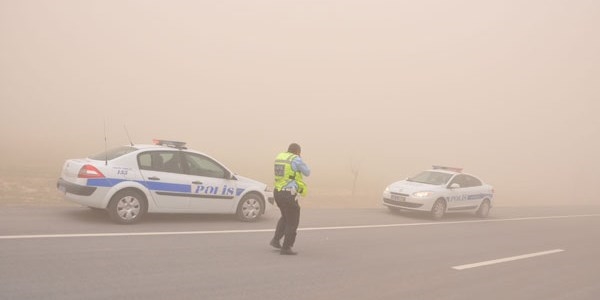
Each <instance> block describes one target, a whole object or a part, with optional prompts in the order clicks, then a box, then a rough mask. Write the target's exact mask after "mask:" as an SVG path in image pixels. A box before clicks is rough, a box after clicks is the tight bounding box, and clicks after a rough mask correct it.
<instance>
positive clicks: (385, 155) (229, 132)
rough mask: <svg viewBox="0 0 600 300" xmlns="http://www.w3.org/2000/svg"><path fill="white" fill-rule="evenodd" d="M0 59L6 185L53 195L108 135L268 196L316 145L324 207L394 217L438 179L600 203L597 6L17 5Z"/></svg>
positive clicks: (342, 1) (377, 0)
mask: <svg viewBox="0 0 600 300" xmlns="http://www.w3.org/2000/svg"><path fill="white" fill-rule="evenodd" d="M0 49H1V50H0V100H1V102H0V125H1V126H0V136H1V137H2V142H1V145H2V147H1V148H0V151H1V152H0V154H1V155H0V172H1V176H2V177H3V180H4V181H10V180H13V181H14V179H11V178H15V176H17V175H15V174H18V176H20V177H19V178H30V179H31V178H37V177H44V178H50V179H49V180H47V181H43V182H46V183H47V184H43V187H40V189H39V190H43V191H47V192H49V193H52V192H54V191H53V190H52V188H51V187H52V184H53V180H54V179H55V178H56V177H58V174H59V171H60V168H61V166H62V162H63V160H64V159H66V158H73V157H84V156H87V155H89V154H93V153H97V152H100V151H101V150H102V149H103V148H104V123H106V132H107V137H108V145H109V147H112V146H117V145H121V144H126V143H128V139H127V135H126V133H125V130H124V126H126V127H127V129H128V131H129V133H130V135H131V137H132V139H133V141H134V142H136V143H149V142H150V141H151V139H152V138H166V139H175V140H183V141H187V142H188V144H189V146H190V147H191V148H194V149H197V150H200V151H202V152H205V153H208V154H210V155H212V156H214V157H216V158H217V159H219V160H221V161H222V162H224V163H225V164H227V165H228V166H229V167H230V168H232V169H234V170H236V171H237V172H238V173H240V174H242V175H246V176H249V177H253V178H256V179H259V180H262V181H264V182H269V183H270V182H271V181H272V174H271V173H272V160H273V159H274V157H275V155H276V154H277V153H278V152H279V151H281V150H284V149H285V148H286V147H287V145H288V144H289V143H290V142H298V143H300V144H301V145H302V146H303V157H304V159H305V161H306V162H308V164H309V165H310V166H311V168H312V171H313V174H312V176H311V177H310V178H309V179H308V183H309V185H310V186H311V187H312V190H311V195H310V196H309V197H308V199H306V201H311V199H313V200H314V201H320V199H329V200H331V199H336V201H338V204H339V203H343V201H348V203H349V204H350V203H354V204H356V203H364V204H365V205H366V204H369V205H371V204H373V205H377V203H378V201H379V198H380V196H381V192H382V190H383V189H384V187H385V186H386V185H387V184H389V183H391V182H393V181H395V180H400V179H403V178H405V177H407V176H410V175H414V174H415V173H417V172H419V171H420V170H422V169H425V168H429V167H430V166H431V165H432V164H442V165H451V166H460V167H464V170H465V172H468V173H472V174H474V175H477V176H480V177H481V178H482V179H483V180H484V181H486V182H488V183H490V184H492V185H494V187H495V189H496V200H497V201H498V202H497V205H521V204H523V205H538V204H553V205H554V204H570V203H574V204H592V203H597V201H598V196H597V189H596V187H597V185H598V182H599V181H600V175H598V170H599V169H600V158H599V154H600V117H599V116H598V114H599V112H600V55H599V53H600V2H598V1H579V0H568V1H567V0H562V1H517V0H497V1H495V0H492V1H432V0H430V1H382V0H369V1H366V0H361V1H348V0H338V1H328V0H323V1H281V0H264V1H247V0H235V1H234V0H232V1H223V0H214V1H141V0H140V1H121V0H119V1H79V0H73V1H27V0H14V1H9V0H0ZM353 170H357V171H358V180H357V191H356V194H357V195H356V196H355V197H349V195H350V194H351V193H352V180H353V175H352V171H353ZM36 182H38V181H27V180H25V181H24V182H23V185H26V186H28V188H29V189H33V190H34V191H36V190H38V189H37V188H36V186H35V184H36ZM13 183H14V182H13ZM38 183H39V182H38ZM32 185H33V186H32ZM3 186H4V187H5V189H4V190H3V191H0V192H1V193H2V194H0V196H1V197H2V198H4V199H7V198H9V197H14V196H13V194H11V193H8V192H6V191H7V189H6V186H7V185H6V184H4V185H3ZM13 188H14V187H13ZM322 201H326V200H322Z"/></svg>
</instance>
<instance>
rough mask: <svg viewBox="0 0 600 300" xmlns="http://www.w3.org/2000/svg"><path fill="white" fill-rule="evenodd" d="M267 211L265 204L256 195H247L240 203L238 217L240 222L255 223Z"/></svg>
mask: <svg viewBox="0 0 600 300" xmlns="http://www.w3.org/2000/svg"><path fill="white" fill-rule="evenodd" d="M264 211H265V203H264V201H263V200H262V199H261V198H260V196H258V195H256V194H248V195H245V196H244V197H243V198H242V200H240V203H238V207H237V212H236V215H237V217H238V219H240V221H243V222H254V221H256V220H258V218H259V217H260V215H262V213H263V212H264Z"/></svg>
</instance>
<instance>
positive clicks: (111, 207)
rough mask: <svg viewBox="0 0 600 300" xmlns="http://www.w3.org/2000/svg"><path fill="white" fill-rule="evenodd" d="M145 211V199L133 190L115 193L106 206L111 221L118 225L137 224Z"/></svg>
mask: <svg viewBox="0 0 600 300" xmlns="http://www.w3.org/2000/svg"><path fill="white" fill-rule="evenodd" d="M146 210H147V204H146V198H145V197H144V195H143V194H141V193H140V192H138V191H134V190H123V191H120V192H118V193H116V194H115V195H114V196H113V197H112V199H111V200H110V203H109V204H108V215H109V216H110V218H111V219H112V220H113V221H115V222H117V223H120V224H133V223H137V222H139V221H140V220H141V219H142V216H143V215H144V214H145V213H146Z"/></svg>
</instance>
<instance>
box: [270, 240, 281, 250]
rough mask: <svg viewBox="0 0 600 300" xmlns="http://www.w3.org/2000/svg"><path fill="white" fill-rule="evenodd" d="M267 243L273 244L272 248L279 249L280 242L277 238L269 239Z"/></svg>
mask: <svg viewBox="0 0 600 300" xmlns="http://www.w3.org/2000/svg"><path fill="white" fill-rule="evenodd" d="M269 245H271V246H273V247H274V248H277V249H281V244H280V243H279V241H278V240H275V239H273V240H271V242H270V243H269Z"/></svg>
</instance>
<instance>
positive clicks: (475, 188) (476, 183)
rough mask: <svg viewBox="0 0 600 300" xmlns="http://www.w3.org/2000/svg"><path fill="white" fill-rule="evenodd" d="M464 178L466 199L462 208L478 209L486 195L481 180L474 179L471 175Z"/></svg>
mask: <svg viewBox="0 0 600 300" xmlns="http://www.w3.org/2000/svg"><path fill="white" fill-rule="evenodd" d="M465 177H466V185H467V190H466V193H467V199H466V200H465V202H464V206H465V207H467V208H469V209H475V208H477V207H479V204H480V203H481V201H483V198H485V196H486V194H485V193H484V190H483V188H482V182H481V180H479V179H477V178H475V177H474V176H471V175H465Z"/></svg>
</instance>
